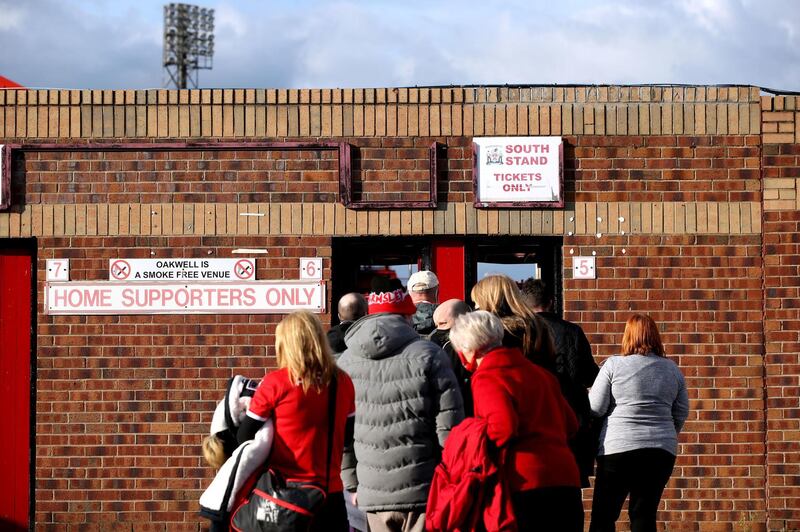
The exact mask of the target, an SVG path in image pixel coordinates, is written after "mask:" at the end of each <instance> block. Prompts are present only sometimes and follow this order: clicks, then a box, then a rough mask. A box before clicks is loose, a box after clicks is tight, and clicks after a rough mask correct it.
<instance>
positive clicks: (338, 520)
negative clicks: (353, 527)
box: [237, 311, 355, 531]
mask: <svg viewBox="0 0 800 532" xmlns="http://www.w3.org/2000/svg"><path fill="white" fill-rule="evenodd" d="M275 351H276V354H277V362H278V368H279V369H277V370H275V371H272V372H270V373H268V374H267V375H266V376H265V377H264V379H263V380H262V381H261V384H259V386H258V388H257V389H256V392H255V395H254V396H253V399H252V401H251V402H250V407H249V408H248V409H247V417H246V418H245V420H244V421H243V422H242V424H241V425H240V427H239V431H238V433H237V437H238V440H239V442H240V443H241V442H244V441H247V440H250V439H252V438H253V436H254V435H255V433H256V431H258V429H259V428H261V426H262V425H263V424H264V422H265V421H266V420H267V419H269V418H270V417H272V418H273V419H274V422H275V436H274V439H273V443H272V451H271V452H270V456H269V466H270V467H271V468H272V469H274V470H275V471H278V472H280V473H281V474H282V475H283V476H284V478H286V479H287V480H298V481H305V482H314V483H316V484H318V485H319V486H321V487H323V488H325V491H326V493H327V494H328V496H327V498H326V499H325V505H324V506H323V508H322V509H321V510H320V511H319V512H318V513H317V514H316V517H315V520H314V524H313V527H312V530H342V531H346V530H348V523H347V512H346V510H345V505H344V496H343V494H342V491H343V486H342V480H341V478H340V476H339V472H340V470H341V466H342V452H343V449H344V439H345V431H346V430H351V431H352V422H353V417H352V416H353V415H354V414H355V392H354V389H353V382H352V381H351V380H350V377H348V376H347V374H346V373H344V372H343V371H340V370H338V369H337V368H336V363H335V362H334V359H333V356H332V355H331V349H330V346H329V345H328V342H327V340H326V338H325V333H324V331H323V330H322V324H321V323H320V321H319V318H317V317H316V316H315V315H314V314H311V313H310V312H305V311H303V312H295V313H293V314H290V315H289V316H287V317H286V318H284V319H283V321H281V322H280V323H279V324H278V327H277V329H276V330H275ZM334 378H335V379H336V408H335V416H334V419H328V400H329V388H328V387H329V386H330V385H331V383H332V380H333V379H334ZM329 423H333V424H334V425H333V441H330V442H329V441H328V432H329ZM329 447H330V450H329ZM326 465H327V469H326Z"/></svg>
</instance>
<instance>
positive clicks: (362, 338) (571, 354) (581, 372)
mask: <svg viewBox="0 0 800 532" xmlns="http://www.w3.org/2000/svg"><path fill="white" fill-rule="evenodd" d="M438 288H439V282H438V279H437V277H436V275H435V274H434V273H433V272H430V271H420V272H417V273H415V274H413V275H412V276H411V277H410V278H409V280H408V284H407V291H406V290H405V289H403V288H402V287H397V283H396V280H394V281H393V282H390V280H389V279H386V278H376V280H375V281H374V282H373V286H372V292H370V293H369V294H367V295H362V294H359V293H350V294H347V295H345V296H344V297H342V298H341V299H340V300H339V302H338V307H337V313H338V318H339V323H338V324H337V325H335V326H333V327H331V329H330V330H329V331H328V332H327V334H325V333H324V332H323V328H322V325H321V323H320V321H319V319H318V318H317V317H316V316H315V315H313V314H311V313H308V312H297V313H294V314H291V315H289V316H287V317H286V318H285V319H284V320H283V321H282V322H281V323H280V324H279V325H278V328H277V330H276V334H275V337H276V340H275V349H276V354H277V364H278V368H279V369H277V370H275V371H271V372H269V373H268V374H267V375H266V376H265V377H264V379H263V380H262V381H261V382H260V383H259V384H258V385H257V386H256V387H255V390H254V391H253V392H252V393H250V394H249V395H252V398H248V401H247V402H246V403H245V406H246V408H240V410H241V411H239V412H238V414H237V415H227V414H226V416H225V419H226V420H228V422H227V423H225V424H224V427H223V428H224V430H220V428H221V427H220V425H219V423H217V425H216V426H215V425H214V424H213V423H212V427H215V428H212V435H211V436H210V437H209V438H207V440H206V442H204V454H205V455H206V457H207V459H209V461H211V460H212V459H213V464H214V465H215V467H220V463H221V461H222V459H221V458H220V455H224V456H226V457H227V456H232V457H233V458H230V459H229V461H233V460H234V458H236V457H237V454H236V453H235V452H234V451H233V450H232V449H233V447H235V444H237V443H238V444H240V445H245V444H246V443H247V442H249V441H251V440H253V438H256V439H258V438H259V431H260V430H261V431H262V432H263V430H264V425H265V424H267V428H268V429H269V430H270V434H269V438H270V444H271V451H270V452H269V458H267V459H266V460H262V461H264V462H266V464H267V465H268V466H269V468H271V469H274V470H277V471H279V472H280V473H281V474H282V475H283V476H284V477H286V478H289V479H293V480H297V481H303V482H309V483H314V484H315V485H318V486H320V487H322V488H323V489H324V490H325V492H326V493H327V497H326V498H325V500H324V503H322V505H321V507H319V508H317V509H315V512H314V519H313V522H312V524H311V529H312V530H331V531H342V532H344V531H348V530H360V531H366V530H370V531H387V532H395V531H396V532H401V531H402V532H417V531H424V530H426V508H427V507H428V504H429V495H430V490H431V484H432V479H433V478H434V474H435V472H436V470H437V467H440V468H441V467H444V466H446V465H447V464H442V465H440V463H441V462H442V456H443V449H445V448H446V446H447V445H448V444H447V441H448V435H449V434H450V433H451V431H453V429H454V428H455V427H457V426H458V425H459V424H460V423H461V422H462V421H463V420H464V419H465V417H469V418H477V419H479V420H482V421H483V422H484V423H485V427H486V429H485V433H486V437H487V438H488V440H489V442H490V445H489V447H490V452H489V454H490V457H491V459H492V461H493V462H494V463H495V464H496V466H497V473H496V477H497V478H496V479H495V482H496V484H495V485H496V486H500V487H502V489H503V490H505V492H506V493H507V494H508V496H509V499H510V511H511V513H512V515H513V518H512V519H511V520H510V521H508V523H510V524H508V527H507V528H504V529H509V530H543V531H551V530H559V531H562V530H563V531H579V530H583V527H584V510H583V503H582V496H581V488H583V487H588V486H589V478H590V476H592V475H593V474H594V473H595V472H594V464H595V462H596V463H597V470H596V475H595V482H594V494H593V501H592V510H591V523H590V530H591V531H598V532H599V531H608V530H614V529H615V523H616V521H617V519H618V518H619V515H620V512H621V509H622V506H623V503H624V501H625V499H626V498H627V497H628V496H630V504H629V510H628V512H629V515H630V522H631V528H632V530H634V531H651V530H656V512H657V509H658V506H659V502H660V499H661V494H662V492H663V490H664V488H665V486H666V484H667V482H668V480H669V477H670V475H671V473H672V469H673V466H674V463H675V456H676V454H677V438H678V434H679V432H680V430H681V428H682V426H683V423H684V421H685V420H686V418H687V415H688V396H687V393H686V387H685V384H684V379H683V376H682V374H681V372H680V370H679V369H678V367H677V365H676V364H675V363H674V362H672V361H670V360H669V359H668V358H666V356H665V352H664V347H663V344H662V342H661V339H660V335H659V331H658V327H657V326H656V324H655V323H654V322H653V320H652V319H651V318H650V317H649V316H647V315H642V314H634V315H633V316H631V318H630V319H629V320H628V322H627V323H626V325H625V330H624V334H623V340H622V345H621V350H620V353H619V355H617V356H612V357H609V358H608V359H607V360H606V361H605V362H604V363H603V365H602V367H598V366H597V364H596V363H595V360H594V357H593V356H592V351H591V346H590V344H589V342H588V340H587V338H586V336H585V334H584V333H583V331H582V329H581V328H580V327H579V326H578V325H576V324H574V323H571V322H568V321H566V320H563V319H562V318H560V317H559V316H558V315H557V314H556V313H554V312H553V305H554V294H553V292H552V290H551V289H549V287H548V286H547V285H546V284H545V283H543V282H542V281H538V280H536V281H528V282H526V283H525V284H524V285H523V286H522V289H521V288H520V286H518V285H517V283H516V282H515V281H513V280H512V279H511V278H509V277H506V276H503V275H490V276H487V277H485V278H483V279H482V280H480V281H479V282H478V283H477V284H476V285H475V286H474V287H473V288H472V291H471V294H470V296H471V299H472V302H473V303H474V310H473V309H471V308H470V307H469V305H468V304H467V303H466V302H464V301H461V300H457V299H450V300H447V301H443V302H441V303H440V302H439V294H438ZM331 386H333V389H331ZM240 388H241V386H239V388H237V389H240ZM332 390H333V391H332ZM230 396H231V393H230V391H229V393H228V394H226V399H227V400H228V403H226V406H225V408H226V409H227V408H228V406H230V405H231V404H233V405H234V406H235V405H236V404H239V403H231V401H230ZM236 397H239V395H238V394H237V395H236ZM331 401H334V402H335V404H334V405H331V404H330V402H331ZM218 410H219V409H218ZM225 411H226V412H227V410H225ZM329 412H331V413H332V414H329ZM216 418H217V416H215V419H216ZM234 434H235V437H234V436H232V435H234ZM223 447H224V449H223ZM239 462H241V457H239V458H237V464H238V463H239ZM226 465H227V463H226ZM223 471H225V474H226V475H229V476H231V478H233V477H237V478H238V476H239V475H237V474H235V473H231V472H230V471H229V470H227V469H225V468H224V467H223V468H222V469H220V473H222V472H223ZM248 473H249V470H248ZM242 474H243V473H242ZM250 474H257V473H255V472H254V473H250ZM240 475H241V474H240ZM218 476H219V475H218ZM226 478H227V477H226ZM215 481H216V479H215ZM226 482H228V481H226ZM237 482H238V481H237ZM223 483H224V482H223ZM232 483H234V481H233V480H230V481H229V484H232ZM210 489H211V488H209V490H210ZM247 489H248V488H247V487H243V488H242V489H241V491H242V493H240V494H239V495H235V496H231V498H230V501H228V500H227V499H225V501H224V502H223V503H220V504H218V506H220V508H219V509H218V511H216V512H211V513H210V514H207V515H209V516H210V517H212V529H215V530H225V529H227V527H228V521H229V519H230V513H231V512H232V511H235V508H236V507H237V505H238V504H241V501H242V500H244V499H246V497H247V493H246V492H247ZM224 491H226V496H228V495H230V493H229V492H230V491H231V489H230V488H228V489H227V490H224ZM204 496H206V494H204ZM430 499H431V500H435V499H436V498H433V497H431V498H430ZM477 499H478V500H474V501H469V502H470V504H471V506H474V507H471V508H468V509H466V510H465V513H466V514H471V515H472V516H473V517H475V516H477V515H478V513H479V512H481V505H482V504H485V503H486V501H484V500H483V498H482V497H477ZM202 504H203V500H202V499H201V505H202ZM470 522H471V523H472V525H471V527H472V528H476V529H491V527H490V526H489V525H488V523H481V522H478V521H475V520H474V519H473V520H472V521H470ZM476 523H477V524H476ZM428 526H429V527H430V526H431V525H430V523H429V524H428ZM460 529H462V530H466V529H469V528H468V527H466V525H465V526H464V527H462V528H460Z"/></svg>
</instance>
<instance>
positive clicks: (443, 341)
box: [428, 299, 472, 417]
mask: <svg viewBox="0 0 800 532" xmlns="http://www.w3.org/2000/svg"><path fill="white" fill-rule="evenodd" d="M469 311H470V308H469V305H467V304H466V303H465V302H463V301H462V300H460V299H448V300H447V301H445V302H444V303H442V304H441V305H439V306H438V307H436V310H434V311H433V322H434V323H435V324H436V329H434V330H433V332H432V333H431V334H430V335H428V339H429V340H430V341H431V342H433V343H435V344H436V345H438V346H439V347H441V348H442V350H444V352H445V353H446V354H447V356H448V357H449V358H450V363H451V364H452V366H453V373H455V375H456V379H457V380H458V387H459V389H460V390H461V398H462V399H463V401H464V415H465V416H467V417H469V416H472V389H471V388H470V385H469V378H470V373H469V372H468V371H467V370H466V369H464V366H463V365H462V364H461V362H460V361H459V359H458V355H457V354H456V351H455V349H454V348H453V343H452V342H451V341H450V328H451V327H452V326H453V322H454V321H455V319H456V318H457V317H459V316H461V315H462V314H466V313H467V312H469Z"/></svg>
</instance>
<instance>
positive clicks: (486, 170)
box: [473, 137, 564, 207]
mask: <svg viewBox="0 0 800 532" xmlns="http://www.w3.org/2000/svg"><path fill="white" fill-rule="evenodd" d="M563 146H564V144H563V141H562V139H561V137H476V138H474V139H473V156H474V165H475V167H474V184H475V206H476V207H495V206H503V207H535V206H539V207H563V206H564V198H563V195H562V189H563V183H564V178H563V175H564V173H563V167H564V165H563V159H564V155H563V154H564V150H563Z"/></svg>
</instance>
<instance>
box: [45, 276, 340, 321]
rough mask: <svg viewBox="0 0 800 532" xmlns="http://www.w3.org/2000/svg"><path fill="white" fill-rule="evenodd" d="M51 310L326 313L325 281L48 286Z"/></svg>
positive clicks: (78, 312)
mask: <svg viewBox="0 0 800 532" xmlns="http://www.w3.org/2000/svg"><path fill="white" fill-rule="evenodd" d="M44 297H45V302H44V303H45V313H46V314H51V315H55V314H73V315H83V314H112V315H116V314H286V313H289V312H293V311H295V310H310V311H312V312H316V313H322V312H324V311H325V282H324V281H252V282H240V283H235V282H216V283H215V282H211V283H201V282H198V283H175V282H150V283H138V282H137V283H124V282H118V281H117V282H114V281H88V282H71V283H46V284H45V296H44Z"/></svg>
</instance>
